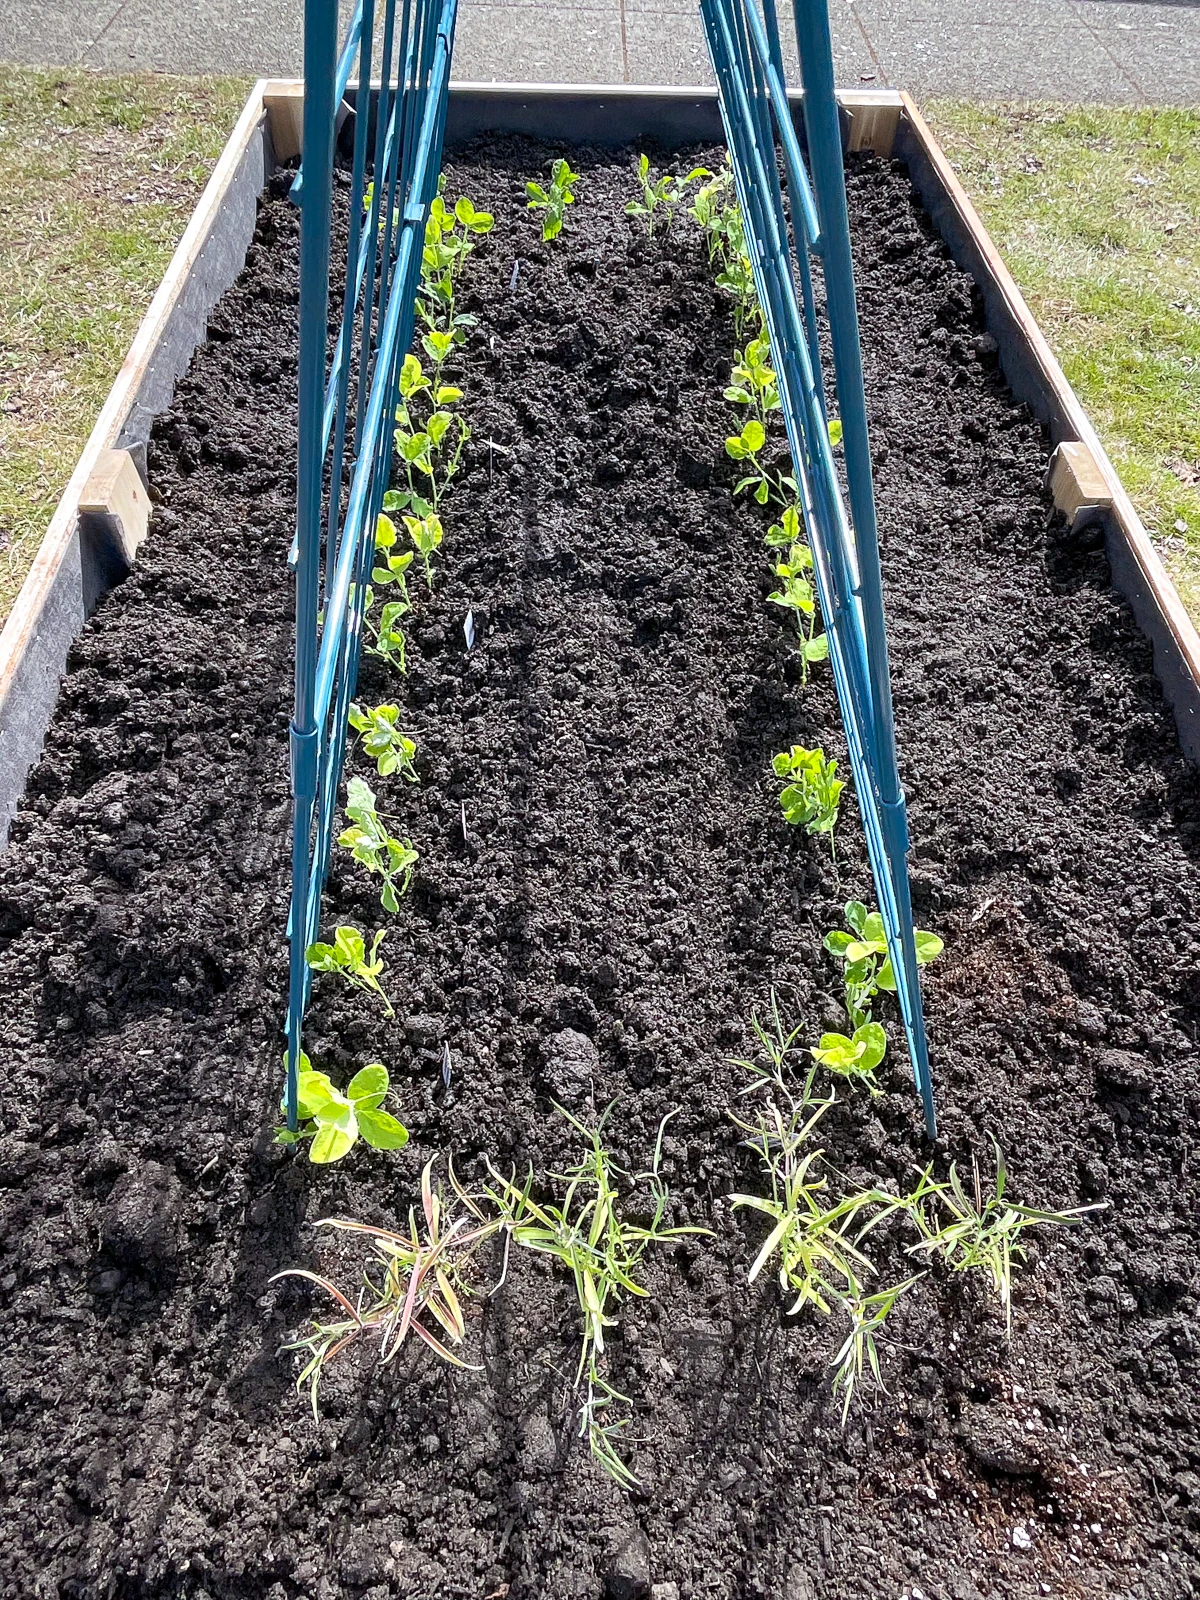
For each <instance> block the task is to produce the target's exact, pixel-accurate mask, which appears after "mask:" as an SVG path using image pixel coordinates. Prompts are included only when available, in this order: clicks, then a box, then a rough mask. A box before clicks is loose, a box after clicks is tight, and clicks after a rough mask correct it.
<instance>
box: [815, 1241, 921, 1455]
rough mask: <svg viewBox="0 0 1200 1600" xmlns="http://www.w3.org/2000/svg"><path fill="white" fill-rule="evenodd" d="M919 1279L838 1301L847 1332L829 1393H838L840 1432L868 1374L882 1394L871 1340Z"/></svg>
mask: <svg viewBox="0 0 1200 1600" xmlns="http://www.w3.org/2000/svg"><path fill="white" fill-rule="evenodd" d="M922 1276H923V1274H921V1273H918V1274H917V1275H916V1277H913V1278H906V1279H905V1281H904V1282H903V1283H895V1284H893V1285H892V1287H891V1288H890V1289H880V1290H877V1291H876V1293H875V1294H862V1295H859V1296H858V1297H857V1298H851V1299H846V1300H843V1301H842V1307H843V1309H844V1310H845V1312H846V1314H847V1315H848V1316H849V1318H850V1331H849V1333H848V1334H847V1335H846V1340H845V1343H844V1344H843V1345H842V1347H841V1349H840V1350H839V1351H838V1353H837V1354H836V1355H835V1356H834V1358H833V1361H832V1362H831V1365H832V1367H833V1392H834V1394H835V1395H836V1394H837V1393H838V1392H839V1391H840V1393H841V1396H842V1426H843V1428H844V1427H845V1426H846V1422H847V1420H848V1418H849V1416H850V1406H851V1403H852V1402H853V1400H854V1396H855V1394H856V1392H857V1391H858V1388H859V1386H860V1384H861V1383H862V1380H863V1378H864V1376H865V1375H866V1373H867V1372H868V1371H869V1372H870V1374H871V1377H872V1378H873V1379H874V1381H875V1385H876V1387H877V1388H879V1389H884V1390H886V1387H887V1386H886V1384H885V1383H884V1381H883V1374H882V1373H881V1372H880V1370H879V1347H878V1345H877V1344H876V1342H875V1336H876V1334H878V1333H880V1332H881V1331H882V1329H883V1325H884V1323H885V1322H886V1321H887V1318H888V1315H889V1313H890V1312H891V1310H892V1308H893V1306H894V1305H895V1304H896V1301H897V1300H899V1298H900V1296H901V1295H902V1294H907V1292H908V1291H909V1290H910V1289H911V1288H912V1287H913V1285H914V1284H916V1283H919V1282H920V1281H921V1277H922Z"/></svg>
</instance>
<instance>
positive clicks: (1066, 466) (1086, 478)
mask: <svg viewBox="0 0 1200 1600" xmlns="http://www.w3.org/2000/svg"><path fill="white" fill-rule="evenodd" d="M1046 487H1047V488H1048V489H1049V490H1050V493H1051V495H1052V496H1053V497H1054V504H1055V506H1056V507H1057V509H1058V510H1059V511H1061V512H1062V514H1063V515H1064V516H1065V517H1066V519H1067V521H1068V522H1069V523H1071V524H1074V523H1075V522H1076V520H1077V519H1078V518H1079V516H1080V515H1081V513H1084V512H1086V513H1088V514H1089V515H1101V514H1103V513H1104V512H1106V511H1108V510H1109V509H1110V508H1111V507H1112V503H1113V496H1112V488H1111V486H1110V484H1109V482H1108V477H1107V475H1106V474H1105V473H1104V472H1103V471H1102V470H1101V468H1100V464H1099V462H1098V461H1097V460H1096V458H1095V456H1094V455H1093V454H1092V451H1091V450H1090V448H1089V447H1088V446H1087V445H1086V444H1084V443H1083V441H1082V440H1081V439H1064V440H1063V442H1062V443H1061V444H1060V445H1059V446H1058V447H1057V448H1056V449H1055V451H1054V454H1053V455H1052V456H1051V457H1050V465H1049V467H1048V468H1047V471H1046Z"/></svg>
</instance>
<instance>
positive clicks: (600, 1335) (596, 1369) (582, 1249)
mask: <svg viewBox="0 0 1200 1600" xmlns="http://www.w3.org/2000/svg"><path fill="white" fill-rule="evenodd" d="M611 1109H612V1108H611V1107H610V1108H609V1110H611ZM555 1110H556V1111H558V1112H559V1114H560V1115H561V1116H563V1117H565V1118H566V1119H567V1121H568V1122H569V1123H570V1124H571V1126H572V1127H573V1128H574V1129H575V1130H576V1132H577V1133H579V1134H580V1135H581V1136H582V1138H583V1139H584V1141H585V1150H584V1154H583V1155H582V1156H581V1158H580V1160H579V1162H578V1163H577V1164H576V1165H575V1166H574V1167H572V1168H571V1169H570V1170H569V1171H568V1172H566V1173H563V1174H562V1175H561V1176H560V1177H559V1178H558V1181H559V1182H561V1183H563V1184H565V1185H566V1188H565V1190H564V1191H563V1193H562V1196H561V1198H559V1199H556V1200H548V1201H545V1202H540V1203H539V1202H538V1201H536V1200H535V1199H534V1198H533V1194H532V1188H533V1181H532V1176H531V1177H530V1178H529V1179H528V1180H527V1181H526V1183H525V1184H524V1186H518V1185H517V1184H516V1183H515V1182H514V1181H513V1180H512V1179H511V1178H505V1177H504V1176H503V1175H502V1174H500V1173H499V1172H497V1171H496V1169H495V1168H494V1167H492V1166H491V1165H490V1163H489V1172H490V1174H491V1177H492V1180H493V1185H494V1186H489V1187H488V1189H487V1191H486V1192H487V1195H488V1198H489V1199H490V1200H491V1202H492V1204H493V1205H494V1206H495V1207H496V1209H497V1210H498V1211H499V1212H500V1214H501V1215H502V1216H503V1217H504V1218H505V1220H506V1222H507V1224H508V1226H509V1227H510V1228H511V1230H512V1237H513V1239H514V1241H515V1242H516V1243H517V1244H519V1245H521V1246H522V1247H523V1248H525V1249H527V1250H533V1251H535V1252H536V1253H537V1254H539V1255H547V1256H549V1257H551V1259H553V1260H555V1261H557V1262H558V1263H559V1264H560V1265H561V1266H563V1267H565V1268H566V1269H567V1271H569V1272H570V1273H571V1276H572V1278H573V1280H574V1284H575V1293H576V1298H577V1302H578V1307H579V1317H580V1324H581V1333H582V1338H581V1342H580V1352H579V1364H578V1366H577V1368H576V1372H575V1386H576V1390H577V1392H579V1393H580V1394H581V1395H582V1397H583V1398H582V1401H581V1407H580V1436H581V1437H582V1438H586V1439H587V1441H588V1445H589V1447H590V1449H591V1452H592V1454H593V1456H594V1457H595V1458H596V1460H597V1461H598V1462H599V1464H600V1466H601V1467H602V1468H603V1469H604V1470H605V1472H607V1473H608V1474H609V1476H610V1477H611V1478H612V1479H613V1480H614V1482H616V1483H618V1484H620V1485H621V1486H622V1487H625V1488H629V1487H631V1486H632V1485H634V1484H635V1483H636V1482H637V1480H636V1478H635V1477H634V1475H633V1473H632V1472H631V1471H630V1469H629V1467H628V1466H627V1465H626V1463H625V1462H624V1461H623V1460H622V1459H621V1457H620V1455H619V1454H618V1452H617V1449H616V1446H615V1443H614V1440H615V1439H616V1438H617V1436H618V1435H619V1432H620V1430H621V1429H622V1428H624V1427H625V1426H626V1419H620V1420H617V1421H607V1420H605V1413H606V1412H607V1410H608V1408H609V1407H610V1406H612V1405H613V1404H615V1403H617V1402H621V1403H624V1404H628V1403H629V1401H628V1399H627V1397H626V1396H625V1395H622V1394H620V1393H619V1392H618V1391H617V1390H616V1389H614V1388H613V1387H612V1386H611V1385H610V1384H609V1383H608V1381H607V1379H606V1378H605V1376H604V1374H603V1371H602V1367H603V1365H604V1360H605V1342H604V1340H605V1330H606V1329H608V1328H613V1327H616V1325H617V1317H616V1310H617V1307H618V1305H619V1303H620V1301H621V1300H622V1299H623V1298H624V1297H625V1296H627V1295H634V1296H636V1297H638V1298H642V1299H644V1298H646V1297H647V1296H648V1295H649V1290H648V1289H646V1288H645V1287H644V1285H643V1284H642V1283H640V1282H639V1281H638V1278H637V1272H638V1268H639V1266H640V1265H641V1262H642V1260H643V1257H644V1256H645V1254H646V1252H647V1250H649V1249H650V1247H651V1246H652V1245H660V1244H664V1243H666V1242H667V1241H669V1240H672V1239H680V1238H683V1237H684V1236H685V1235H686V1234H696V1233H703V1232H704V1231H705V1230H704V1229H703V1228H694V1227H666V1226H664V1224H663V1218H664V1217H665V1215H666V1210H667V1202H668V1198H669V1197H668V1194H667V1190H666V1188H665V1187H664V1185H663V1184H662V1183H661V1182H660V1181H659V1177H658V1159H659V1155H660V1153H661V1148H662V1127H663V1126H665V1123H666V1120H667V1119H666V1118H664V1121H663V1125H662V1126H660V1128H659V1137H658V1141H657V1143H656V1146H655V1160H654V1166H653V1169H652V1170H651V1172H649V1173H645V1174H642V1175H641V1176H642V1178H643V1179H648V1180H649V1186H650V1201H651V1206H652V1211H651V1216H650V1220H649V1222H648V1223H647V1224H645V1225H641V1224H637V1223H633V1222H630V1221H629V1220H628V1219H627V1217H626V1216H625V1214H624V1212H625V1207H624V1205H623V1203H622V1199H621V1194H620V1191H619V1188H618V1183H619V1181H620V1180H621V1179H622V1178H624V1177H626V1176H627V1175H626V1174H625V1173H624V1172H623V1171H622V1169H621V1168H620V1167H619V1166H618V1165H617V1163H616V1161H615V1160H614V1159H613V1157H612V1155H611V1154H610V1153H609V1152H608V1151H607V1150H606V1149H605V1147H604V1143H603V1138H602V1135H603V1129H604V1122H605V1120H606V1118H607V1116H608V1112H605V1114H604V1117H602V1118H601V1119H600V1122H599V1125H598V1126H597V1127H595V1128H589V1127H587V1126H585V1125H584V1124H583V1123H582V1122H579V1121H577V1120H576V1119H575V1118H574V1117H573V1116H572V1115H571V1114H570V1112H569V1111H565V1110H564V1109H563V1107H562V1106H556V1107H555Z"/></svg>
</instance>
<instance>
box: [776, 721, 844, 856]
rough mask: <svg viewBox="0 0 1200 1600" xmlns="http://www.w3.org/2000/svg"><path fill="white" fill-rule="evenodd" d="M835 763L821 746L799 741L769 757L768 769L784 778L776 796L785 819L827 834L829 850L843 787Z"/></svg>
mask: <svg viewBox="0 0 1200 1600" xmlns="http://www.w3.org/2000/svg"><path fill="white" fill-rule="evenodd" d="M837 765H838V764H837V762H836V761H829V760H827V759H826V756H825V752H824V750H820V749H817V750H808V749H806V748H805V747H804V745H802V744H794V745H793V746H792V747H791V749H790V750H781V751H780V752H779V754H778V755H775V756H772V757H771V770H772V772H774V774H775V776H776V777H777V778H786V779H787V780H788V781H787V783H786V785H785V787H784V789H783V790H782V792H781V794H780V796H779V804H780V807H781V809H782V811H783V815H784V819H785V821H787V822H789V823H790V824H791V825H792V827H794V828H801V827H802V828H804V829H805V830H806V831H807V832H808V833H809V834H818V833H825V834H828V835H829V847H830V849H831V850H832V849H833V830H834V829H835V828H836V827H837V820H838V807H839V803H840V800H841V794H842V790H843V789H844V788H845V787H846V785H845V784H844V783H843V782H842V780H841V779H840V778H839V777H838V776H837Z"/></svg>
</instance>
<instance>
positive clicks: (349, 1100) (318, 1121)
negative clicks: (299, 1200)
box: [275, 1050, 408, 1166]
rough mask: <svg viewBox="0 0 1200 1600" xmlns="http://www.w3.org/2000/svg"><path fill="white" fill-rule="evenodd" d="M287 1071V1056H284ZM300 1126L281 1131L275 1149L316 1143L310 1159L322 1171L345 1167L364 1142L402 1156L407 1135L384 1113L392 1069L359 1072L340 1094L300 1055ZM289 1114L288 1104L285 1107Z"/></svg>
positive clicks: (380, 1066) (277, 1132)
mask: <svg viewBox="0 0 1200 1600" xmlns="http://www.w3.org/2000/svg"><path fill="white" fill-rule="evenodd" d="M283 1064H284V1069H285V1070H286V1068H287V1051H286V1050H285V1051H284V1055H283ZM298 1084H299V1100H298V1104H299V1111H300V1126H299V1127H298V1128H297V1129H296V1131H295V1132H294V1133H293V1132H292V1131H291V1129H290V1128H288V1127H287V1125H286V1124H284V1126H282V1127H279V1128H276V1130H275V1143H276V1144H298V1143H299V1142H300V1141H301V1140H303V1139H311V1140H312V1143H311V1144H310V1145H309V1147H308V1159H309V1160H310V1161H313V1162H315V1163H316V1164H317V1165H318V1166H320V1165H324V1164H325V1163H327V1162H330V1161H340V1160H341V1159H342V1157H343V1156H345V1155H348V1154H349V1153H350V1151H351V1150H352V1149H353V1148H354V1145H355V1144H356V1143H357V1141H358V1140H359V1139H362V1141H363V1143H364V1144H369V1145H370V1146H371V1147H372V1149H375V1150H403V1148H404V1146H405V1145H406V1144H407V1143H408V1130H407V1129H406V1128H405V1127H404V1126H403V1125H402V1124H401V1123H399V1122H397V1120H396V1118H395V1117H393V1116H392V1115H391V1114H390V1113H389V1112H387V1111H384V1110H383V1104H384V1101H385V1100H386V1099H387V1095H388V1073H387V1068H386V1067H385V1066H384V1065H383V1063H382V1062H381V1061H373V1062H372V1063H371V1064H370V1066H367V1067H363V1068H362V1070H361V1071H360V1072H356V1073H355V1074H354V1076H353V1077H352V1078H351V1080H350V1082H349V1083H348V1084H347V1085H346V1089H345V1092H344V1093H343V1092H342V1091H341V1090H339V1089H335V1088H334V1086H333V1084H332V1083H331V1082H330V1080H329V1078H328V1076H327V1075H326V1074H325V1073H324V1072H316V1071H314V1069H313V1065H312V1062H311V1061H310V1060H309V1059H308V1057H307V1056H306V1055H305V1053H304V1051H303V1050H302V1051H301V1052H300V1070H299V1073H298ZM280 1109H281V1110H283V1111H286V1110H287V1103H286V1101H285V1102H284V1103H283V1105H282V1106H281V1107H280Z"/></svg>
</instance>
